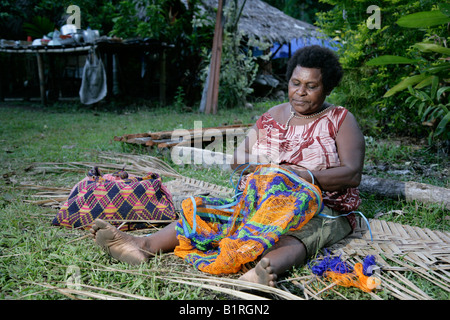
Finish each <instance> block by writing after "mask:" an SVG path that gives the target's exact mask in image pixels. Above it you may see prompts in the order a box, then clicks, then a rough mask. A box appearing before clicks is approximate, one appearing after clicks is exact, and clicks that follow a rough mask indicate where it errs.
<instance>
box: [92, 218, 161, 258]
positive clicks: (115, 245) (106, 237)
mask: <svg viewBox="0 0 450 320" xmlns="http://www.w3.org/2000/svg"><path fill="white" fill-rule="evenodd" d="M91 232H92V233H93V235H94V240H95V242H96V243H97V244H98V245H99V246H100V247H101V248H103V249H104V250H105V251H106V252H107V253H108V254H110V255H111V256H112V257H113V258H115V259H117V260H119V261H122V262H126V263H129V264H132V265H138V264H140V263H142V262H144V261H147V260H148V258H149V257H150V256H151V255H153V254H152V253H151V252H149V251H145V250H144V241H145V240H148V239H143V238H140V237H134V236H132V235H129V234H126V233H124V232H122V231H120V230H118V229H117V228H115V227H114V226H112V225H111V224H109V223H108V222H106V221H104V220H101V219H96V220H95V221H94V225H93V226H92V229H91Z"/></svg>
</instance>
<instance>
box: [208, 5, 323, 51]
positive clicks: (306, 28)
mask: <svg viewBox="0 0 450 320" xmlns="http://www.w3.org/2000/svg"><path fill="white" fill-rule="evenodd" d="M244 1H245V0H238V6H239V8H240V7H241V6H242V4H243V3H244ZM201 2H202V3H203V5H204V8H205V9H206V10H208V11H209V12H211V14H214V18H215V13H214V10H215V9H216V8H217V6H218V0H201ZM231 2H233V0H227V1H226V5H229V4H230V3H231ZM238 28H239V30H240V31H242V32H243V33H244V34H245V35H247V36H254V37H256V38H258V39H260V40H264V41H268V42H270V43H275V42H277V43H279V44H284V43H290V42H291V40H293V39H298V38H310V37H314V38H323V37H324V35H323V34H322V33H320V32H319V30H318V28H317V27H315V26H313V25H312V24H309V23H306V22H303V21H300V20H297V19H295V18H292V17H291V16H288V15H287V14H285V13H283V12H282V11H280V10H278V9H277V8H275V7H272V6H271V5H269V4H267V3H266V2H264V1H261V0H246V3H245V6H244V8H243V11H242V15H241V17H240V20H239V24H238Z"/></svg>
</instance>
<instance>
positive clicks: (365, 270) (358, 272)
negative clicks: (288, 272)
mask: <svg viewBox="0 0 450 320" xmlns="http://www.w3.org/2000/svg"><path fill="white" fill-rule="evenodd" d="M309 266H310V268H311V271H312V272H313V273H314V274H315V275H317V276H322V277H324V278H325V279H327V280H329V281H332V282H334V283H335V284H337V285H339V286H342V287H347V288H348V287H355V288H359V289H361V290H362V291H364V292H371V291H373V290H374V289H376V288H377V287H379V285H380V284H381V281H380V279H379V278H377V277H375V276H374V275H373V274H372V270H373V269H374V267H375V266H376V260H375V257H374V256H372V255H369V256H366V257H365V258H364V260H363V262H362V263H360V262H358V263H355V265H354V266H353V267H352V266H351V265H350V264H348V263H347V262H345V261H342V260H341V258H340V256H337V257H330V256H326V257H324V258H323V259H317V260H315V261H312V262H310V263H309Z"/></svg>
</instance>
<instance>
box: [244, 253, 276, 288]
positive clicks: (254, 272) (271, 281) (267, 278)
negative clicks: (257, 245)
mask: <svg viewBox="0 0 450 320" xmlns="http://www.w3.org/2000/svg"><path fill="white" fill-rule="evenodd" d="M239 280H244V281H249V282H254V283H259V284H265V285H268V286H271V287H275V284H276V280H277V275H276V274H275V273H274V270H273V268H272V267H271V266H270V260H269V259H268V258H262V259H261V261H259V262H258V264H257V265H256V267H254V268H253V269H250V270H249V271H247V272H246V273H244V274H243V275H242V276H241V277H240V278H239Z"/></svg>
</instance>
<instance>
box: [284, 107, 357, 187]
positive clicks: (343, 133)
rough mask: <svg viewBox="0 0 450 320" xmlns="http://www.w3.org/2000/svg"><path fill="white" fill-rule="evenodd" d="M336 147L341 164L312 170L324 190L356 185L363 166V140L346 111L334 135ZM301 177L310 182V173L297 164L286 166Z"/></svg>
mask: <svg viewBox="0 0 450 320" xmlns="http://www.w3.org/2000/svg"><path fill="white" fill-rule="evenodd" d="M336 147H337V152H338V155H339V160H340V163H341V165H340V166H339V167H335V168H330V169H326V170H320V171H312V174H313V175H314V179H315V183H316V184H317V185H318V186H319V187H320V189H321V190H324V191H338V190H342V189H345V188H349V187H357V186H358V185H359V183H360V182H361V176H362V170H363V167H364V156H365V142H364V136H363V134H362V132H361V130H360V129H359V126H358V123H357V122H356V119H355V117H354V116H353V115H352V114H351V113H350V112H348V113H347V115H346V117H345V119H344V121H343V123H342V125H341V127H340V128H339V132H338V134H337V137H336ZM286 167H288V168H289V169H291V170H292V171H294V172H296V173H297V174H298V175H299V176H300V177H302V178H303V179H305V180H307V181H309V182H311V181H312V179H311V176H310V174H309V173H308V172H307V171H305V170H302V169H300V168H299V167H298V166H286Z"/></svg>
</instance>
